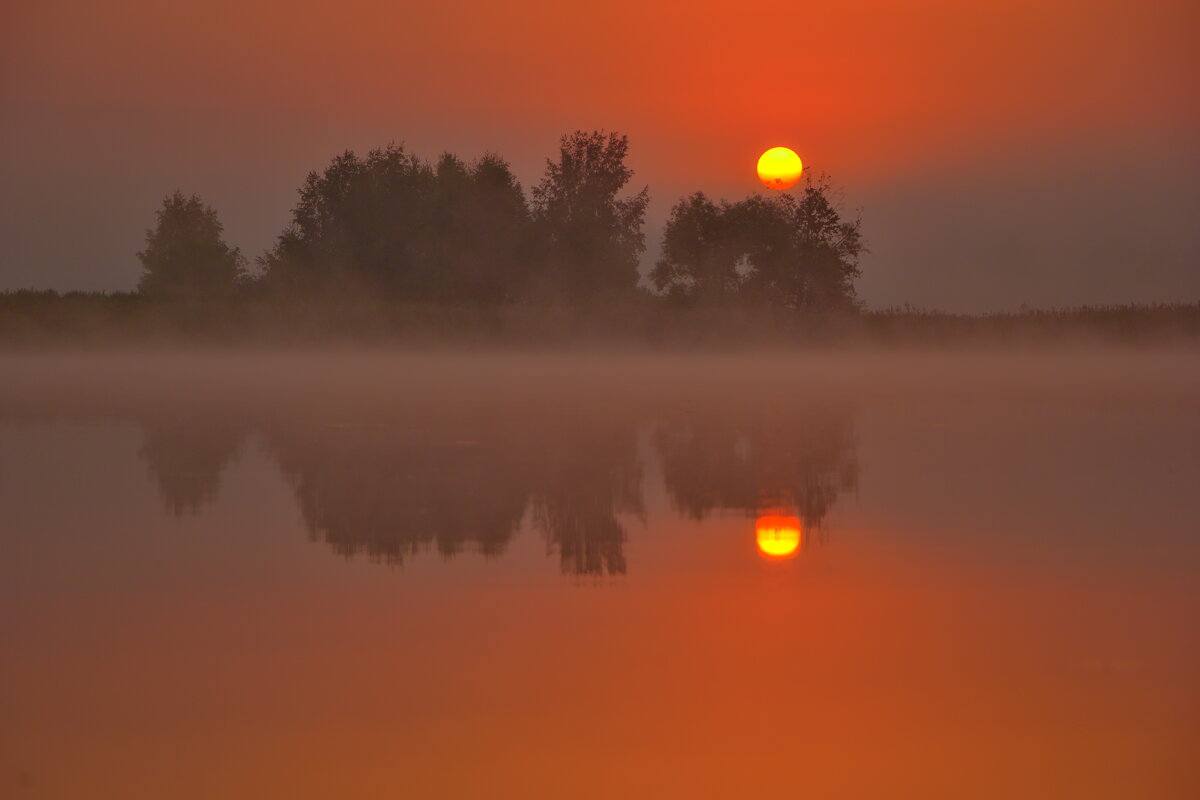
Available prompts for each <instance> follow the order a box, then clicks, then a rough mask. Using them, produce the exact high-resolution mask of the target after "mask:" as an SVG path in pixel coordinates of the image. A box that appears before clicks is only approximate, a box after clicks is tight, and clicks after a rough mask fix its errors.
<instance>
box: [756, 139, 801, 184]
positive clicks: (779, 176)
mask: <svg viewBox="0 0 1200 800" xmlns="http://www.w3.org/2000/svg"><path fill="white" fill-rule="evenodd" d="M803 171H804V165H803V164H802V163H801V162H800V156H798V155H796V153H795V151H793V150H790V149H788V148H786V147H772V148H771V149H770V150H768V151H767V152H765V153H763V154H762V155H761V156H759V157H758V179H759V180H760V181H762V182H763V185H764V186H766V187H767V188H768V189H775V190H777V191H783V190H784V189H790V188H791V187H793V186H795V185H796V182H797V181H799V180H800V173H801V172H803Z"/></svg>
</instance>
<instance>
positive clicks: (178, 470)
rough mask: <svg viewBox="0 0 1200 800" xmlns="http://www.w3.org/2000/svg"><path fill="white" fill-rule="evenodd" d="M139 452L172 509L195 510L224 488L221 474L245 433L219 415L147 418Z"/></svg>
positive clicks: (179, 512) (174, 511)
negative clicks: (199, 417)
mask: <svg viewBox="0 0 1200 800" xmlns="http://www.w3.org/2000/svg"><path fill="white" fill-rule="evenodd" d="M142 429H143V440H142V447H141V450H140V451H139V455H141V457H142V459H143V460H145V462H146V466H147V467H149V469H150V476H151V478H152V479H153V480H154V482H155V484H156V485H157V486H158V491H159V494H160V495H161V497H162V499H163V503H164V504H165V505H166V508H167V511H168V512H170V513H171V514H173V515H175V516H182V515H184V514H196V513H199V511H200V509H201V508H202V507H203V506H204V505H206V504H208V503H210V502H212V501H213V500H214V499H215V498H216V496H217V492H218V491H219V490H220V488H221V473H222V472H224V471H225V468H226V467H227V466H229V465H230V464H231V463H233V461H234V460H235V459H236V458H237V455H238V451H239V450H240V449H241V446H242V443H243V441H244V440H245V437H246V431H245V430H244V429H242V428H240V427H239V426H237V425H235V424H233V423H232V422H230V421H229V420H227V419H224V418H221V417H219V416H214V417H208V418H201V419H195V418H187V417H185V418H166V419H163V418H159V419H154V420H147V421H144V422H143V424H142Z"/></svg>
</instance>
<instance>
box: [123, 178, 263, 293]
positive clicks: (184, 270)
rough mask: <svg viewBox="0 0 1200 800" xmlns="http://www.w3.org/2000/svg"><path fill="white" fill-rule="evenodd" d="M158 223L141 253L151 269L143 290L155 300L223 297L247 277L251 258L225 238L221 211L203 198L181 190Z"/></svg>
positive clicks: (166, 202) (166, 203) (168, 202)
mask: <svg viewBox="0 0 1200 800" xmlns="http://www.w3.org/2000/svg"><path fill="white" fill-rule="evenodd" d="M157 218H158V223H157V225H156V226H155V227H154V229H153V230H148V231H146V249H145V250H143V251H141V252H140V253H138V254H137V255H138V260H140V261H141V262H142V267H143V268H144V269H145V273H143V275H142V277H141V280H139V281H138V291H139V292H140V293H142V294H144V295H147V296H152V297H170V298H221V297H228V296H230V295H232V294H233V293H234V291H236V289H237V286H238V283H239V281H241V280H242V279H243V278H244V277H245V272H244V268H243V267H244V264H245V259H243V258H242V254H241V253H240V252H239V251H238V249H237V248H236V247H234V248H230V247H229V246H228V245H227V244H225V242H224V241H222V239H221V232H222V226H221V222H220V220H218V219H217V212H216V211H214V210H213V209H212V208H211V207H209V206H207V205H205V204H204V202H203V201H202V200H201V199H200V198H199V197H198V196H197V195H191V196H190V197H187V196H184V194H183V193H182V192H180V191H176V192H175V193H174V194H172V195H170V196H168V197H166V198H165V199H164V200H163V204H162V208H161V209H159V210H158V212H157Z"/></svg>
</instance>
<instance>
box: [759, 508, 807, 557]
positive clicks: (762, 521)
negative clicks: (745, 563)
mask: <svg viewBox="0 0 1200 800" xmlns="http://www.w3.org/2000/svg"><path fill="white" fill-rule="evenodd" d="M754 541H755V543H756V544H757V545H758V553H759V555H761V556H762V557H763V558H765V559H767V560H769V561H779V560H782V559H785V558H793V557H794V556H795V555H796V554H797V553H799V552H800V520H799V519H798V518H796V517H784V516H776V515H774V514H769V515H765V516H762V517H759V518H758V520H757V521H756V522H755V523H754Z"/></svg>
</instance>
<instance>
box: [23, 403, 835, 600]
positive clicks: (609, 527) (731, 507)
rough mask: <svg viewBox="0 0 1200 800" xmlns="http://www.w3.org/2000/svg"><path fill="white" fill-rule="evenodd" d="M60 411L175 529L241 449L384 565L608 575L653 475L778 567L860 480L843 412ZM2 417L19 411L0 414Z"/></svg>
mask: <svg viewBox="0 0 1200 800" xmlns="http://www.w3.org/2000/svg"><path fill="white" fill-rule="evenodd" d="M275 401H278V402H275ZM60 405H61V406H62V407H61V408H59V409H58V410H57V413H60V414H65V415H69V416H72V417H76V418H79V417H83V418H97V417H98V418H101V419H106V420H112V419H114V418H116V419H126V420H130V419H131V420H132V421H134V422H136V424H137V425H138V426H139V428H140V429H141V439H142V441H141V445H140V447H139V449H138V455H139V457H140V458H141V460H142V461H143V462H144V463H145V465H146V467H147V469H148V471H149V474H150V477H151V479H152V481H153V482H154V484H155V486H156V487H157V490H158V493H159V495H160V497H161V500H162V503H163V506H164V508H165V510H166V511H167V513H168V514H171V515H174V516H181V515H185V514H198V513H200V512H201V511H202V510H203V509H204V508H205V507H206V506H207V505H208V504H210V503H212V502H214V501H215V500H216V498H217V497H218V494H219V492H220V490H221V486H222V480H223V477H224V475H225V473H226V471H227V469H228V468H229V467H230V465H231V464H233V463H234V462H235V461H236V460H237V458H238V456H239V454H240V453H242V452H244V451H246V450H247V444H248V442H249V441H251V440H252V441H253V442H254V443H255V445H256V446H257V447H258V448H259V450H258V452H260V453H262V454H265V455H266V456H267V457H268V459H269V460H270V462H272V463H273V464H274V465H275V466H276V467H277V468H278V469H279V471H280V473H281V475H282V476H283V477H284V479H285V480H286V482H287V484H288V485H289V486H290V487H291V490H292V492H293V493H294V496H295V500H296V503H297V506H298V508H299V510H300V514H301V518H302V520H303V522H304V525H305V528H306V529H307V532H308V534H309V536H310V537H311V538H312V539H313V540H314V541H318V542H323V543H324V544H327V545H328V546H329V547H330V548H331V549H332V550H333V552H335V553H337V554H338V555H341V556H344V557H356V556H363V557H366V558H368V559H370V560H373V561H378V562H382V563H387V564H393V565H399V564H403V563H405V562H406V561H407V560H408V559H410V558H412V557H413V556H414V555H417V554H419V553H422V552H426V551H436V552H437V553H439V554H440V555H441V556H442V557H445V558H451V557H454V556H456V555H458V554H460V553H463V552H473V553H477V554H481V555H482V556H484V557H485V558H492V557H496V556H500V555H501V554H503V553H504V552H505V551H506V549H508V547H509V544H510V542H511V541H512V540H513V538H514V537H515V536H516V535H517V534H518V532H519V531H520V530H521V529H522V528H523V527H526V528H528V529H529V530H531V531H533V532H535V533H536V534H537V535H539V536H540V537H542V538H543V539H544V541H545V543H546V549H547V552H548V554H550V555H552V556H555V557H557V560H558V562H559V565H560V569H561V571H562V572H563V573H564V574H569V575H579V576H603V575H622V574H624V573H625V572H626V571H627V570H628V568H629V564H628V561H627V558H626V542H627V539H628V531H627V527H628V525H629V524H630V523H631V522H633V521H636V520H639V519H640V520H642V521H643V522H644V521H645V520H646V511H645V497H644V491H645V489H644V487H645V484H646V481H647V477H648V473H650V472H655V471H658V470H659V469H661V473H662V478H663V482H664V485H665V489H666V493H667V496H668V497H669V499H670V504H671V506H672V507H673V508H674V509H675V511H676V512H677V513H678V514H680V515H681V516H683V517H685V518H689V519H696V520H699V519H703V518H705V517H706V516H708V515H710V514H713V513H726V512H732V513H736V514H741V515H745V516H746V517H747V519H753V518H755V517H759V522H758V525H757V530H756V542H757V547H758V550H759V552H760V553H762V554H764V555H767V556H771V557H774V558H781V557H791V556H794V555H796V553H798V552H799V551H800V549H801V545H802V543H803V538H804V536H806V535H807V534H808V532H810V531H815V530H818V529H820V527H821V525H822V522H823V520H824V518H825V516H826V515H827V514H828V512H829V510H830V508H831V507H832V506H833V505H834V503H835V502H836V500H837V498H838V496H839V494H841V493H842V492H845V491H847V490H852V489H854V488H855V486H856V485H857V476H858V464H857V460H856V457H855V452H854V451H855V444H854V439H853V434H852V424H851V419H850V417H849V415H848V414H847V413H845V412H844V411H841V410H838V411H833V410H830V409H828V408H823V407H816V406H812V405H808V406H796V405H794V404H782V405H780V404H776V405H775V406H773V407H763V406H762V405H761V404H750V403H747V404H744V405H742V406H738V407H733V406H722V407H716V406H714V407H712V408H709V409H707V411H705V412H696V413H683V414H680V413H673V412H672V411H670V410H666V411H664V410H663V409H662V408H661V407H658V406H656V405H654V404H652V403H641V404H629V405H626V406H621V407H610V406H600V405H595V406H589V405H581V406H578V407H567V408H564V407H562V406H553V407H551V406H547V408H546V409H541V410H540V412H539V411H538V410H530V409H528V408H525V407H520V408H500V407H497V408H492V407H490V406H488V405H487V404H486V403H485V402H481V401H475V400H466V401H461V402H457V403H439V402H431V401H430V400H429V399H428V398H426V399H419V398H418V399H407V400H393V399H392V398H382V399H381V398H375V399H374V400H373V401H371V402H361V403H360V402H358V401H351V402H348V403H346V404H344V405H338V406H332V407H331V406H327V405H322V404H320V403H315V402H299V401H295V400H294V399H291V400H289V401H288V402H283V400H282V399H281V398H276V397H268V398H261V397H260V398H258V399H256V400H254V401H253V402H252V401H250V400H247V399H242V398H236V399H230V398H221V399H212V398H210V399H208V400H205V399H204V398H202V397H197V398H193V399H189V400H187V401H181V400H180V399H179V398H177V397H176V398H173V402H164V401H163V400H162V398H152V397H147V396H142V397H138V398H132V399H129V400H127V401H125V402H120V401H119V400H112V399H111V398H110V400H109V401H108V402H107V403H105V404H104V405H99V404H95V405H92V404H89V402H88V401H87V400H86V399H84V398H75V399H73V400H70V401H68V402H62V403H60ZM55 413H56V412H54V411H52V412H50V414H49V416H54V415H55ZM14 414H16V415H19V416H23V417H28V416H29V411H28V409H25V410H23V411H22V410H21V409H14V408H12V406H11V404H9V405H8V406H6V407H3V408H0V415H3V416H12V415H14Z"/></svg>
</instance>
